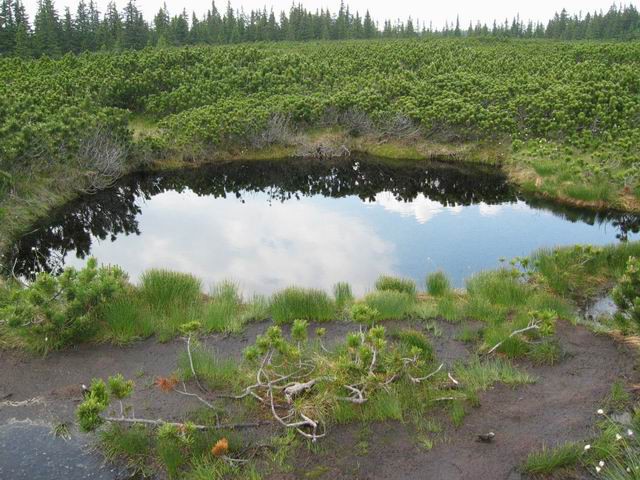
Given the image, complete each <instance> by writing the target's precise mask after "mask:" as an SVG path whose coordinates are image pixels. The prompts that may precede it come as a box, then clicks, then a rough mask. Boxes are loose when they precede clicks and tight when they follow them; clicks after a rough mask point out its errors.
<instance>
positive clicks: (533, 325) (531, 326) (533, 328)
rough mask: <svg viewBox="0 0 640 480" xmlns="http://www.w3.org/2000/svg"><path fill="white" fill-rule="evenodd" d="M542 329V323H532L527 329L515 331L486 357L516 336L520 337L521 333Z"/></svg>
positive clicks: (495, 346) (497, 344)
mask: <svg viewBox="0 0 640 480" xmlns="http://www.w3.org/2000/svg"><path fill="white" fill-rule="evenodd" d="M539 328H540V323H539V322H535V321H534V322H530V323H529V325H528V326H526V327H525V328H520V329H518V330H514V331H513V332H511V333H510V334H509V336H508V337H507V338H505V339H504V340H502V341H500V342H498V343H496V344H495V345H494V346H493V347H492V348H491V349H490V350H489V351H488V352H487V353H486V355H491V354H492V353H493V352H495V351H496V350H497V349H498V348H500V345H502V344H503V343H504V342H506V341H507V340H509V339H510V338H511V337H513V336H515V335H519V334H521V333H524V332H528V331H529V330H536V329H539Z"/></svg>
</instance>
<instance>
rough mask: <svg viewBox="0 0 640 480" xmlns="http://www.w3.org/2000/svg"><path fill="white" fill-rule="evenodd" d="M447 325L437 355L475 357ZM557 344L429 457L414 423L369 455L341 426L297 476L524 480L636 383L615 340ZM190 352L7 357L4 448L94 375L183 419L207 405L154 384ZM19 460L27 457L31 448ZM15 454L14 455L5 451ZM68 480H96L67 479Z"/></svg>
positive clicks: (241, 341)
mask: <svg viewBox="0 0 640 480" xmlns="http://www.w3.org/2000/svg"><path fill="white" fill-rule="evenodd" d="M403 325H406V323H405V324H403ZM267 326H268V324H267V323H261V324H254V325H250V326H249V327H248V328H247V330H246V331H245V332H244V333H243V334H242V335H238V336H229V337H226V336H223V335H216V336H212V337H208V338H207V339H205V340H204V343H205V344H206V345H207V347H208V348H209V349H211V350H214V351H216V352H217V354H218V355H219V356H220V357H223V358H224V357H226V358H237V359H239V358H240V356H241V353H242V350H243V349H244V348H245V347H246V346H247V345H249V344H251V343H253V341H254V340H255V337H256V336H257V335H258V334H259V333H261V332H262V331H264V330H265V329H266V327H267ZM323 326H324V327H328V328H327V337H328V338H327V343H329V344H330V343H331V342H332V341H334V340H335V339H337V338H343V336H344V334H345V333H346V332H348V331H351V330H352V329H353V325H350V324H345V323H331V324H325V325H323ZM393 327H394V325H393V324H391V325H388V328H393ZM441 328H442V332H443V333H442V335H441V336H440V337H437V338H434V339H433V343H434V346H435V349H436V351H437V352H438V356H439V357H440V358H443V359H446V360H447V361H452V360H455V359H458V358H462V357H464V356H466V355H467V354H468V353H469V352H468V351H467V348H466V346H465V345H464V344H462V343H460V342H458V341H456V340H455V334H456V331H457V327H455V326H451V325H449V324H441ZM311 331H313V326H312V330H311ZM558 338H559V340H560V342H561V343H562V345H563V348H564V350H565V352H566V353H567V357H566V358H565V359H564V360H563V361H562V362H561V363H560V364H558V365H556V366H553V367H544V368H533V367H529V368H528V369H529V370H530V372H531V373H533V374H534V375H535V376H537V377H538V382H537V383H536V384H534V385H529V386H524V387H520V388H517V389H515V390H512V389H509V388H506V387H504V386H497V387H496V388H494V389H493V390H490V391H488V392H486V393H484V394H482V395H481V406H480V407H479V408H477V409H473V410H472V411H471V412H470V414H469V415H468V416H467V417H466V418H465V421H464V423H463V425H462V426H461V427H460V428H459V429H457V430H453V429H450V431H447V432H446V434H447V437H448V438H449V440H450V441H449V442H448V443H446V444H437V445H436V446H435V447H434V448H433V449H432V450H431V451H425V450H423V449H421V448H420V447H418V446H417V445H416V441H415V437H414V436H413V434H412V433H411V431H410V429H409V427H408V426H405V425H402V424H395V423H385V424H377V425H372V426H370V429H371V438H370V439H369V448H368V452H366V453H365V454H362V452H361V451H360V452H357V451H356V449H355V444H356V443H357V439H356V437H357V435H358V428H360V427H359V426H350V427H346V428H341V429H335V430H333V431H332V432H331V435H330V437H329V438H328V439H327V440H326V441H325V443H324V444H323V448H322V451H323V453H320V454H314V455H308V454H306V453H305V454H303V457H302V458H300V459H299V463H298V467H299V470H298V471H297V472H296V473H294V474H292V475H293V476H291V477H290V478H292V479H293V478H302V476H303V474H304V472H308V471H309V470H310V469H311V470H313V469H316V470H317V473H318V477H314V478H335V479H347V478H348V479H354V478H358V479H434V480H436V479H452V480H455V479H471V478H473V479H476V480H482V479H491V480H495V479H510V480H511V479H515V478H519V475H518V474H517V472H516V471H515V467H516V466H517V465H519V464H520V462H521V461H522V459H523V458H525V456H526V455H527V453H528V452H530V451H531V450H533V449H536V448H538V447H539V446H540V445H541V444H542V443H543V442H545V443H547V444H550V445H553V444H556V443H558V442H562V441H565V440H579V439H584V438H587V437H588V436H589V425H591V424H593V420H594V415H595V414H594V412H595V410H596V409H597V408H598V407H599V406H600V402H601V400H602V399H603V398H604V397H605V396H606V395H607V393H608V392H609V389H610V387H611V384H612V383H613V382H614V381H615V380H616V379H625V380H627V381H631V380H635V377H636V373H635V372H634V368H633V366H634V360H633V357H632V355H631V354H630V352H629V351H628V350H627V349H626V348H625V347H622V346H619V345H617V344H616V343H615V342H614V341H613V340H611V339H610V338H608V337H604V336H596V335H594V334H592V333H590V332H589V331H587V330H586V329H584V328H582V327H573V326H569V325H565V324H560V325H559V326H558ZM183 350H184V342H182V341H181V340H175V341H172V342H169V343H166V344H158V343H156V342H155V341H154V340H147V341H144V342H140V343H138V344H135V345H133V346H130V347H125V348H118V347H113V346H109V345H98V346H83V347H80V348H77V349H75V350H72V351H67V352H62V353H55V354H52V355H50V356H48V357H47V358H29V357H27V356H24V355H16V354H13V353H8V352H0V365H1V366H2V368H0V444H4V445H9V446H10V445H11V442H7V441H6V438H8V437H7V436H8V435H12V436H14V437H15V436H16V433H15V432H14V433H11V432H12V430H11V429H7V428H6V426H7V425H10V424H13V423H15V422H16V421H22V420H27V419H30V420H36V421H37V422H39V423H40V424H41V423H43V422H46V423H50V424H55V423H59V422H67V423H70V422H73V419H74V416H73V415H74V410H75V407H76V405H77V403H78V401H79V399H80V397H81V391H80V385H81V384H83V383H84V384H88V383H89V382H90V381H91V378H92V377H106V376H108V375H112V374H114V373H118V372H119V373H122V374H123V375H124V376H125V377H129V378H133V379H134V380H135V381H136V393H135V395H134V397H133V399H132V403H133V404H134V405H135V406H136V407H135V408H136V413H137V414H138V416H141V417H148V418H160V417H161V418H172V419H180V418H182V417H183V416H184V414H185V413H186V412H188V411H189V410H192V409H193V408H195V407H197V406H198V404H197V403H191V402H190V401H189V399H188V398H184V397H180V396H177V395H167V394H163V393H161V392H160V391H159V390H158V389H157V388H155V387H154V385H153V380H154V378H155V377H156V376H158V375H167V374H169V373H171V372H172V371H173V370H174V369H175V368H176V362H177V358H178V355H179V354H180V352H181V351H183ZM9 402H18V403H9ZM3 426H4V427H5V429H4V430H3V429H2V427H3ZM489 430H492V431H494V432H496V435H497V437H496V442H495V443H494V444H490V445H486V444H481V443H478V442H475V436H476V434H477V433H480V432H486V431H489ZM7 432H9V433H7ZM3 438H4V439H5V441H3ZM16 438H17V437H16ZM23 443H24V442H23ZM9 448H10V447H9ZM34 448H36V447H35V446H34ZM56 448H57V447H56ZM20 454H21V455H25V451H24V450H22V451H21V453H20ZM6 455H10V452H9V453H7V452H5V456H6ZM91 461H93V460H89V462H91ZM0 468H1V466H0ZM85 470H86V469H85ZM85 470H82V472H84V471H85ZM82 472H80V473H82ZM32 473H33V472H32ZM28 474H29V470H28V469H27V470H26V471H25V474H24V476H22V477H21V476H20V475H18V474H16V475H15V476H12V478H14V479H16V480H17V479H19V478H25V479H26V478H35V477H32V476H29V475H28ZM83 475H84V474H83ZM66 478H67V480H72V479H75V478H78V479H80V478H93V477H86V476H82V475H80V474H78V475H77V476H74V475H73V474H67V475H66ZM95 478H114V477H113V476H111V477H110V476H100V477H95ZM278 478H282V477H278Z"/></svg>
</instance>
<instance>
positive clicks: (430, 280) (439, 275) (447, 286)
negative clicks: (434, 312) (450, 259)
mask: <svg viewBox="0 0 640 480" xmlns="http://www.w3.org/2000/svg"><path fill="white" fill-rule="evenodd" d="M426 285H427V292H428V293H429V295H432V296H434V297H441V296H443V295H445V294H446V293H448V292H449V291H450V290H451V283H450V282H449V279H448V278H447V276H446V275H445V273H444V272H434V273H431V274H429V275H428V276H427V280H426Z"/></svg>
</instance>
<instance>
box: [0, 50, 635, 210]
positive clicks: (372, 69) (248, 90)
mask: <svg viewBox="0 0 640 480" xmlns="http://www.w3.org/2000/svg"><path fill="white" fill-rule="evenodd" d="M639 49H640V47H639V46H638V45H637V44H635V43H617V44H610V43H584V42H582V43H559V42H540V41H536V42H526V41H522V42H499V41H483V42H479V41H474V40H468V39H467V40H453V39H438V40H434V39H430V40H428V41H410V40H408V41H386V42H383V41H381V42H332V43H323V44H304V45H296V44H292V45H285V44H281V45H269V44H266V45H261V46H255V45H250V46H249V45H239V46H226V47H216V48H210V47H195V48H194V47H189V48H180V49H178V48H176V49H169V50H167V49H159V50H148V49H147V50H142V51H127V52H119V53H115V52H114V53H108V54H105V53H101V54H90V55H83V56H81V57H72V56H68V57H63V58H61V59H59V60H53V61H52V60H50V59H48V58H43V59H40V60H36V61H22V60H17V59H0V80H2V81H0V98H2V99H3V102H4V103H3V111H4V112H6V114H5V115H4V116H3V118H2V119H0V137H2V139H3V142H2V144H1V145H0V159H2V162H1V163H0V170H3V171H6V172H12V171H14V170H16V169H22V168H24V167H25V165H26V164H40V165H42V166H44V165H45V164H46V163H47V162H50V161H54V162H55V161H58V162H63V163H64V162H66V163H67V164H69V160H70V159H72V158H73V157H74V156H75V155H76V154H77V152H78V150H79V148H80V143H81V142H82V141H83V138H85V137H86V132H87V131H88V130H94V129H96V128H100V129H102V130H104V131H106V132H109V134H110V135H113V136H114V137H115V138H117V139H119V140H121V141H122V142H123V143H124V144H128V143H129V142H130V139H131V136H130V133H129V132H127V129H126V125H127V117H128V111H129V112H131V111H135V112H139V113H140V114H142V115H146V116H147V117H152V118H154V119H156V120H159V124H160V127H161V128H159V129H158V130H157V131H156V132H155V133H154V135H152V136H151V137H149V136H147V137H145V138H144V139H143V140H140V147H141V148H142V149H143V150H149V151H154V155H156V154H161V153H168V152H173V153H176V154H185V156H194V155H196V156H197V155H200V156H206V155H209V153H210V152H211V150H212V149H216V148H220V147H221V146H224V145H228V144H230V143H234V144H235V143H244V144H252V143H253V139H255V138H256V137H259V136H260V134H261V133H262V132H264V131H265V129H267V128H268V122H269V119H270V118H273V117H274V116H278V115H279V116H282V117H283V118H290V119H291V122H292V123H293V124H294V125H299V126H309V125H311V126H313V125H317V124H320V123H322V124H333V125H335V124H338V125H341V126H342V127H343V128H344V129H345V130H347V131H350V132H355V133H358V134H360V133H363V132H365V133H366V132H367V131H372V130H373V131H375V132H378V133H381V134H389V135H394V128H391V127H390V125H391V126H393V125H394V122H396V123H397V119H398V118H400V119H402V122H401V123H402V125H411V128H410V130H411V131H412V132H415V131H417V132H418V133H419V134H420V133H422V134H429V135H430V137H431V138H436V139H438V140H444V141H449V140H451V139H453V138H455V139H458V140H459V139H466V140H474V141H475V140H478V139H484V140H489V141H495V139H497V138H505V139H509V138H510V139H512V140H514V152H515V155H516V156H517V155H522V156H523V158H533V159H537V158H549V157H551V156H552V157H553V159H554V162H558V163H562V164H565V163H570V162H571V158H572V157H575V153H576V151H578V152H589V158H588V161H586V162H584V164H583V165H580V164H579V163H575V162H574V163H571V169H569V170H567V171H566V172H563V173H564V174H568V175H573V174H576V172H574V171H573V170H576V171H577V174H578V175H579V177H580V178H579V181H578V182H576V183H575V185H571V186H569V187H567V188H568V190H567V189H566V188H565V190H567V193H568V194H569V195H573V196H574V197H576V198H579V199H587V200H593V199H602V198H608V197H609V195H610V193H609V192H608V189H609V184H610V183H612V184H615V185H617V186H618V187H620V186H621V184H622V182H621V180H620V178H632V176H633V175H635V174H637V172H635V170H634V167H633V163H634V159H637V155H638V150H637V145H638V144H640V142H639V141H638V140H639V139H640V129H639V128H638V123H637V115H638V111H639V108H640V106H639V105H640V103H639V100H638V97H637V94H636V93H637V92H636V87H635V83H634V82H633V81H631V80H630V79H633V78H635V77H634V75H635V72H636V71H637V70H638V62H639V60H638V59H639V58H640V53H639ZM329 59H338V61H331V60H329ZM514 60H517V61H514ZM389 65H394V68H393V69H389ZM158 78H162V81H161V82H160V81H157V79H158ZM336 78H338V79H342V80H341V81H340V82H336V81H335V79H336ZM54 86H55V87H54ZM390 86H393V87H390ZM505 92H508V94H505ZM549 112H553V113H552V114H549ZM397 133H399V134H400V135H402V134H403V131H399V132H396V133H395V134H397ZM63 146H64V148H62V147H63ZM612 157H615V160H616V161H615V162H611V161H610V159H611V158H612ZM537 171H539V172H541V173H543V174H547V175H549V172H550V170H549V169H548V168H546V169H545V168H543V167H541V166H538V167H537ZM557 173H558V172H554V173H553V175H555V174H557ZM618 177H620V178H618ZM557 183H558V185H556V187H557V188H558V189H562V188H563V186H562V185H561V184H562V182H561V181H558V182H557ZM583 184H584V185H588V184H590V185H600V186H602V188H596V189H595V190H594V189H590V188H587V189H586V190H585V187H583V186H582V185H583Z"/></svg>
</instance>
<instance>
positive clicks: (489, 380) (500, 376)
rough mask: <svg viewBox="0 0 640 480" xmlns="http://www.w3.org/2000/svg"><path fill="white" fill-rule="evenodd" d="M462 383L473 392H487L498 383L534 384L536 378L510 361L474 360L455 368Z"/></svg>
mask: <svg viewBox="0 0 640 480" xmlns="http://www.w3.org/2000/svg"><path fill="white" fill-rule="evenodd" d="M455 372H456V375H457V378H458V379H459V380H460V383H461V384H463V385H465V387H466V388H468V389H469V390H471V391H479V390H486V389H487V388H489V387H490V386H491V385H493V384H494V383H497V382H501V383H504V384H505V385H509V386H516V385H523V384H528V383H534V382H535V378H534V377H533V376H531V375H530V374H528V373H527V372H523V371H521V370H518V369H517V368H516V367H514V366H513V365H512V364H511V363H510V362H509V361H508V360H504V359H500V358H498V359H491V360H480V359H479V358H475V359H473V360H472V361H471V362H469V363H467V364H465V365H457V366H456V368H455Z"/></svg>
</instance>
